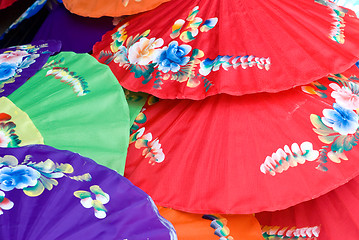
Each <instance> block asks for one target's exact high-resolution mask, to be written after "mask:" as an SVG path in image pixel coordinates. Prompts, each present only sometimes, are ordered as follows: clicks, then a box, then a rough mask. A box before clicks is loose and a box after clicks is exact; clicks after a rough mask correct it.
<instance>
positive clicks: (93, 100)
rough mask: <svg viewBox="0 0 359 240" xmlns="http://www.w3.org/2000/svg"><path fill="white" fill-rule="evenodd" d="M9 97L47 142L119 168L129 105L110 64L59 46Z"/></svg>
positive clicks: (122, 153) (126, 140)
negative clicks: (65, 50)
mask: <svg viewBox="0 0 359 240" xmlns="http://www.w3.org/2000/svg"><path fill="white" fill-rule="evenodd" d="M8 98H9V99H10V100H11V101H12V102H13V103H14V104H15V105H16V106H17V107H18V108H19V109H21V110H22V111H24V112H25V113H26V114H27V115H28V116H29V117H30V119H31V120H32V122H33V123H34V125H35V126H36V127H37V129H38V130H39V132H40V133H41V135H42V136H43V138H44V142H45V144H47V145H51V146H53V147H56V148H60V149H65V150H71V151H74V152H77V153H80V154H81V155H83V156H86V157H91V158H92V159H94V160H95V161H97V162H98V163H100V164H103V165H106V166H108V167H110V168H112V169H115V170H116V171H118V172H119V173H123V169H124V165H125V163H124V161H125V158H126V151H127V146H128V136H129V129H130V123H129V110H128V105H127V102H126V99H125V95H124V92H123V90H122V88H121V86H120V85H119V84H118V82H117V81H116V78H115V77H114V75H113V74H112V72H111V71H110V69H109V68H108V66H105V65H103V64H99V63H98V62H97V61H96V59H95V58H93V57H92V56H90V55H88V54H75V53H72V52H61V53H60V54H58V55H56V56H53V57H51V58H50V59H49V61H48V62H47V64H46V65H45V66H44V67H43V69H42V70H41V71H39V72H38V73H37V74H35V75H34V76H33V77H32V78H30V79H29V80H28V81H27V82H26V83H25V84H24V85H22V86H21V87H20V88H18V89H17V90H16V91H15V92H13V93H12V94H10V95H9V96H8ZM1 107H2V106H0V108H1Z"/></svg>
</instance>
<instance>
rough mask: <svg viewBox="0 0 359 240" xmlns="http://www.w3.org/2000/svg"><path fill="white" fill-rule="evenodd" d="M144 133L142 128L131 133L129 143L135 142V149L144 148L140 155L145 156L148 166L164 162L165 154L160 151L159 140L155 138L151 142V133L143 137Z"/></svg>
mask: <svg viewBox="0 0 359 240" xmlns="http://www.w3.org/2000/svg"><path fill="white" fill-rule="evenodd" d="M144 132H145V128H144V127H142V128H140V129H139V130H138V131H136V132H135V133H133V134H132V135H131V136H130V143H133V142H135V147H136V148H137V149H140V148H145V149H144V150H143V152H142V155H143V156H145V158H149V161H148V163H149V164H151V165H155V164H156V163H161V162H163V160H165V154H164V153H163V151H162V148H161V144H160V142H159V140H158V139H157V138H156V139H154V140H152V133H147V134H145V135H143V133H144Z"/></svg>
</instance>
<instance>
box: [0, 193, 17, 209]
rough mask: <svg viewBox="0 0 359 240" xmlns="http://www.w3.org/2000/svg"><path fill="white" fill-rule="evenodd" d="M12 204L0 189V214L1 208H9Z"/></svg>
mask: <svg viewBox="0 0 359 240" xmlns="http://www.w3.org/2000/svg"><path fill="white" fill-rule="evenodd" d="M13 206H14V203H13V202H12V201H10V200H9V199H8V198H6V197H5V193H4V192H3V191H0V215H3V214H4V212H3V210H9V209H11V208H12V207H13Z"/></svg>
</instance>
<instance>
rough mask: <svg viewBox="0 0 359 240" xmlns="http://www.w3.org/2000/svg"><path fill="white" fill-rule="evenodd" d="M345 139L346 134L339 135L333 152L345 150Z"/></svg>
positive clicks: (333, 145)
mask: <svg viewBox="0 0 359 240" xmlns="http://www.w3.org/2000/svg"><path fill="white" fill-rule="evenodd" d="M344 139H345V136H343V135H341V136H339V137H338V138H337V139H336V140H335V141H334V143H333V144H332V146H331V149H332V151H333V152H342V151H343V150H344Z"/></svg>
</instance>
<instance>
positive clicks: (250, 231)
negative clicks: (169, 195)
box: [158, 207, 264, 240]
mask: <svg viewBox="0 0 359 240" xmlns="http://www.w3.org/2000/svg"><path fill="white" fill-rule="evenodd" d="M158 209H159V211H160V214H161V215H162V216H163V217H164V218H166V219H167V220H168V221H170V222H171V223H172V224H173V226H174V227H175V229H176V232H177V236H178V239H179V240H197V239H206V240H219V239H220V237H219V236H217V235H215V229H214V228H212V227H211V226H210V225H211V220H208V219H204V218H202V216H203V215H202V214H192V213H186V212H182V211H177V210H174V209H171V208H164V207H158ZM211 216H216V217H219V218H220V219H221V221H222V222H225V223H226V226H227V227H228V229H229V232H230V233H229V234H228V235H227V236H225V237H224V238H222V239H235V240H239V239H246V240H263V239H264V238H263V236H262V231H261V227H260V225H259V223H258V221H257V219H256V218H255V217H254V216H253V215H251V214H236V215H211ZM217 231H218V230H217Z"/></svg>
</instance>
